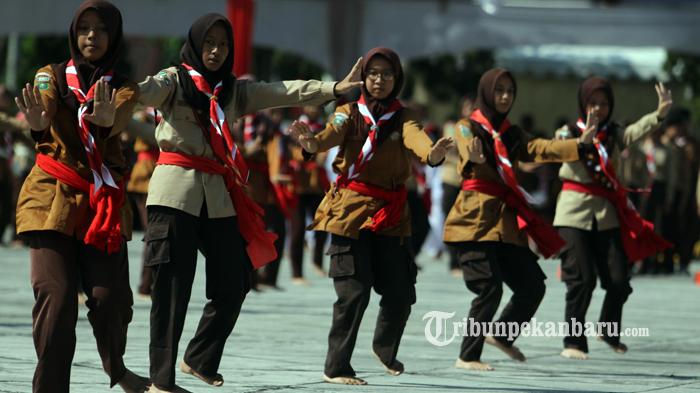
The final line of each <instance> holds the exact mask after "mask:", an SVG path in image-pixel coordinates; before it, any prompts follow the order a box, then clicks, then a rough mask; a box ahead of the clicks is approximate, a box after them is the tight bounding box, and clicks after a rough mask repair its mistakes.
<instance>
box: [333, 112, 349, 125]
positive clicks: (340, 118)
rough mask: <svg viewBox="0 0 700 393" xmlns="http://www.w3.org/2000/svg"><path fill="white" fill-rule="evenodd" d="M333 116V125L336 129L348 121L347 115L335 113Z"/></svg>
mask: <svg viewBox="0 0 700 393" xmlns="http://www.w3.org/2000/svg"><path fill="white" fill-rule="evenodd" d="M333 116H334V117H333V125H335V126H336V127H340V126H342V125H343V124H344V123H345V121H346V120H347V119H348V115H346V114H345V113H342V112H335V113H334V114H333Z"/></svg>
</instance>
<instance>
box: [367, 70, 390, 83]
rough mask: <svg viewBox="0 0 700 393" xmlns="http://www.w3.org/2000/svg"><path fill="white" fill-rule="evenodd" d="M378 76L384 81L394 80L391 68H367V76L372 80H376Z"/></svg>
mask: <svg viewBox="0 0 700 393" xmlns="http://www.w3.org/2000/svg"><path fill="white" fill-rule="evenodd" d="M380 76H381V77H382V79H383V80H385V81H393V80H394V73H393V72H392V71H391V70H381V71H380V70H369V72H368V73H367V77H368V78H369V79H371V80H373V81H376V80H378V79H379V77H380Z"/></svg>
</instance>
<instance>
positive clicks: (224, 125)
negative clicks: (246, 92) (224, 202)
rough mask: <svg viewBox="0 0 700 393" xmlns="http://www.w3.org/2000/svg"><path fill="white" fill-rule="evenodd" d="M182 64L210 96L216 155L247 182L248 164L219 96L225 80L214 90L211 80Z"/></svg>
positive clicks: (212, 140)
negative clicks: (232, 132) (235, 140)
mask: <svg viewBox="0 0 700 393" xmlns="http://www.w3.org/2000/svg"><path fill="white" fill-rule="evenodd" d="M182 66H183V67H185V69H187V71H188V74H189V76H190V78H192V81H193V82H194V85H195V86H196V87H197V90H199V91H200V92H202V93H204V94H205V95H206V96H207V97H209V122H210V125H211V127H209V136H210V141H211V147H212V149H213V150H214V155H215V156H216V157H226V159H227V161H228V162H225V163H224V164H228V165H230V166H231V167H232V168H236V169H237V170H236V171H234V172H235V173H236V177H237V178H238V180H239V181H240V182H242V183H243V184H246V183H247V182H248V175H249V171H248V164H246V162H245V160H244V159H243V155H242V154H238V153H239V152H238V146H236V143H235V142H234V140H233V135H232V134H231V130H230V128H229V126H228V122H227V121H226V114H225V113H224V110H223V108H221V105H219V100H218V96H219V93H220V92H221V89H222V88H223V82H219V83H217V84H216V86H214V90H212V89H211V86H209V82H207V80H206V79H204V77H203V76H202V74H200V73H199V72H197V71H196V70H195V69H194V68H192V67H191V66H190V65H188V64H185V63H182Z"/></svg>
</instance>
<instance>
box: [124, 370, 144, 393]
mask: <svg viewBox="0 0 700 393" xmlns="http://www.w3.org/2000/svg"><path fill="white" fill-rule="evenodd" d="M118 384H119V387H120V388H122V389H123V390H124V391H125V392H126V393H143V392H145V391H146V389H148V385H149V384H150V381H149V380H148V378H144V377H140V376H138V375H136V374H134V373H133V372H132V371H131V370H129V369H127V370H126V373H124V376H123V377H122V379H120V380H119V382H118Z"/></svg>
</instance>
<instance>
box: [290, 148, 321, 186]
mask: <svg viewBox="0 0 700 393" xmlns="http://www.w3.org/2000/svg"><path fill="white" fill-rule="evenodd" d="M302 150H303V149H302V148H301V146H299V145H294V146H292V148H291V151H292V159H294V161H296V163H297V165H299V168H300V169H299V170H298V171H296V172H295V176H296V179H295V181H296V183H295V184H294V192H295V193H297V194H299V195H323V194H325V192H326V190H325V189H324V188H323V184H322V183H321V172H325V171H326V167H325V163H326V159H328V153H327V152H323V153H319V154H316V155H315V157H314V158H313V161H314V162H315V163H316V165H317V167H316V169H313V170H310V171H309V170H306V169H305V168H304V162H305V161H304V157H303V154H302Z"/></svg>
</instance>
